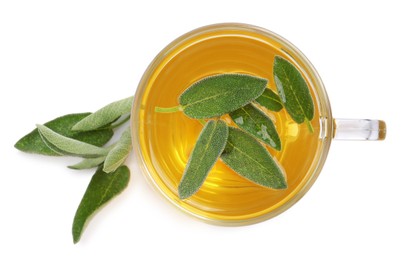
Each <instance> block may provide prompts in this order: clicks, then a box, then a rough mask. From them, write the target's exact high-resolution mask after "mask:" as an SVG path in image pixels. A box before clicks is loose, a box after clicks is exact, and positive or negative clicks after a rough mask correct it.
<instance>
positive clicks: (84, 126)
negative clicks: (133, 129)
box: [72, 96, 133, 131]
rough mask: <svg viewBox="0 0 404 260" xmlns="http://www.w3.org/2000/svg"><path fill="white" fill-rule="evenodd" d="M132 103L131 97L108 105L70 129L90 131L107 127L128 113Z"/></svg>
mask: <svg viewBox="0 0 404 260" xmlns="http://www.w3.org/2000/svg"><path fill="white" fill-rule="evenodd" d="M132 103H133V96H132V97H128V98H125V99H122V100H119V101H115V102H113V103H111V104H108V105H106V106H105V107H103V108H101V109H99V110H97V111H96V112H94V113H92V114H90V115H89V116H87V117H85V118H83V119H82V120H81V121H79V122H77V123H76V124H75V125H74V126H73V127H72V130H73V131H90V130H96V129H99V128H100V127H103V126H105V125H108V124H110V123H112V122H114V121H115V120H116V119H117V118H119V117H121V116H123V115H125V114H128V113H130V110H131V109H132Z"/></svg>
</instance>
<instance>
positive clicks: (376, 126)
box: [334, 118, 386, 141]
mask: <svg viewBox="0 0 404 260" xmlns="http://www.w3.org/2000/svg"><path fill="white" fill-rule="evenodd" d="M385 138H386V123H385V122H384V121H382V120H371V119H340V118H337V119H334V139H335V140H348V141H353V140H355V141H377V140H384V139H385Z"/></svg>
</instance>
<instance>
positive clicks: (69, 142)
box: [37, 125, 109, 158]
mask: <svg viewBox="0 0 404 260" xmlns="http://www.w3.org/2000/svg"><path fill="white" fill-rule="evenodd" d="M37 128H38V131H39V134H40V135H41V137H42V140H43V141H44V142H45V143H46V145H48V147H49V148H51V149H52V150H54V151H55V152H58V153H60V154H66V155H72V156H82V157H88V158H91V157H99V156H102V155H106V154H107V153H108V151H109V150H108V149H107V148H103V147H98V146H95V145H91V144H88V143H84V142H81V141H77V140H75V139H72V138H68V137H65V136H63V135H60V134H58V133H56V132H54V131H52V130H51V129H49V128H48V127H46V126H44V125H37Z"/></svg>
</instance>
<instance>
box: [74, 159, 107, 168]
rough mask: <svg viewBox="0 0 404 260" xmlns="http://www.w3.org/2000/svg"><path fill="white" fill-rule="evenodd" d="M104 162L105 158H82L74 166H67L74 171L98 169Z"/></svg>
mask: <svg viewBox="0 0 404 260" xmlns="http://www.w3.org/2000/svg"><path fill="white" fill-rule="evenodd" d="M104 161H105V156H101V157H95V158H84V159H83V160H82V161H81V162H79V163H76V164H74V165H70V166H67V167H68V168H70V169H74V170H83V169H91V168H95V167H98V166H99V165H101V164H102V163H103V162H104Z"/></svg>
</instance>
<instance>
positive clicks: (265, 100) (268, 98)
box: [255, 88, 283, 112]
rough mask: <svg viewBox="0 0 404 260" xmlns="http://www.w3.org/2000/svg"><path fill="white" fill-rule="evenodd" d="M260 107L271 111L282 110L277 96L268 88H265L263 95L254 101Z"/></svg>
mask: <svg viewBox="0 0 404 260" xmlns="http://www.w3.org/2000/svg"><path fill="white" fill-rule="evenodd" d="M255 101H256V102H257V103H258V104H260V105H261V106H263V107H265V108H267V109H269V110H271V111H275V112H278V111H281V110H282V108H283V105H282V101H281V99H280V98H279V96H278V95H277V94H276V93H275V92H274V91H273V90H272V89H269V88H266V89H265V91H264V93H262V95H261V96H259V97H258V98H257V99H256V100H255Z"/></svg>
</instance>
